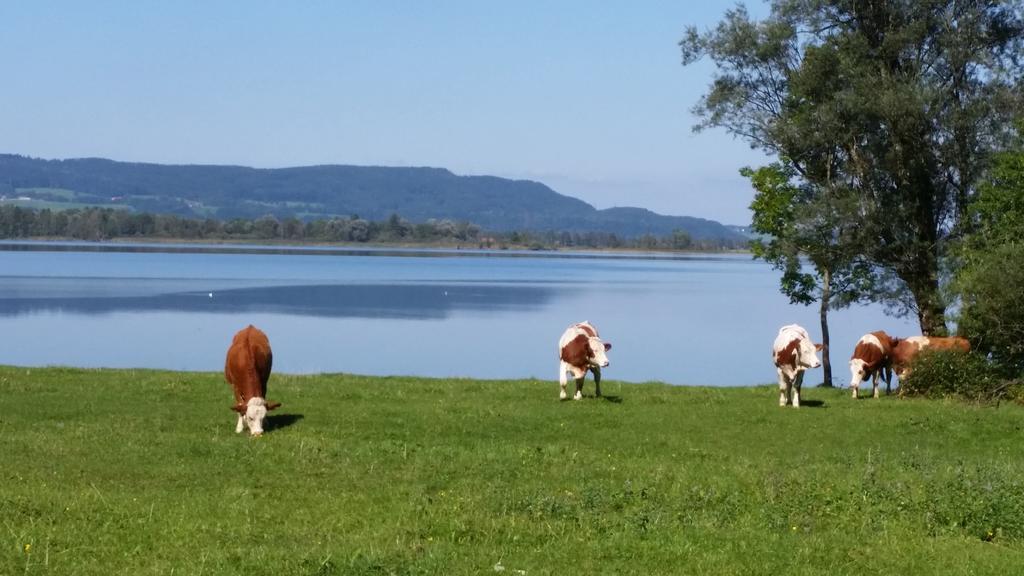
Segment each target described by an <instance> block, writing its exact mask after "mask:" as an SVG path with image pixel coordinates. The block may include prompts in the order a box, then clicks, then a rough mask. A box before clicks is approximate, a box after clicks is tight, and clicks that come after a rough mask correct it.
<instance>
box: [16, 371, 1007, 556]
mask: <svg viewBox="0 0 1024 576" xmlns="http://www.w3.org/2000/svg"><path fill="white" fill-rule="evenodd" d="M605 390H606V392H608V393H612V394H616V396H613V397H610V398H607V399H601V400H599V399H594V398H586V399H584V400H583V401H580V402H572V401H568V402H559V401H558V400H557V384H556V383H555V382H553V381H474V380H432V379H422V378H369V377H358V376H348V375H323V376H303V377H297V376H288V375H274V376H273V377H272V378H271V381H270V391H271V393H270V397H271V398H272V399H274V400H278V401H281V402H283V403H284V406H283V407H282V408H281V409H279V410H278V411H276V412H275V413H272V418H271V419H270V421H269V422H268V428H269V431H268V433H267V434H265V435H264V436H263V437H262V438H258V439H250V438H248V437H247V436H244V435H236V434H235V433H234V424H235V417H234V416H235V415H234V413H233V412H231V411H230V410H229V409H228V407H229V406H230V404H231V402H232V400H231V393H230V390H229V389H228V386H227V384H225V383H224V381H223V377H222V375H220V374H215V373H175V372H159V371H127V370H73V369H62V368H48V369H35V368H33V369H26V368H14V367H0V407H2V409H0V448H2V451H3V457H2V460H0V462H2V463H0V522H2V534H3V536H2V539H0V542H2V546H0V549H2V552H0V574H5V575H17V574H133V575H134V574H160V575H168V574H193V575H194V574H245V575H257V574H267V575H284V574H381V575H383V574H401V575H406V574H499V573H500V574H503V575H506V574H528V575H539V574H773V575H779V574H787V575H790V574H900V575H906V574H928V575H932V574H1021V573H1024V443H1022V442H1021V439H1022V436H1024V432H1022V426H1024V409H1022V408H1021V407H1019V406H1015V405H1008V404H1003V405H1002V406H1000V407H998V408H994V407H977V406H968V405H963V404H960V403H957V402H952V401H950V402H936V401H919V400H898V399H895V398H883V399H882V400H880V401H874V400H870V399H864V400H859V401H854V400H852V399H850V398H849V397H848V394H847V392H846V391H838V390H826V389H805V394H804V401H805V404H807V405H805V406H804V407H802V408H800V409H799V410H795V409H793V408H780V407H778V405H777V399H778V396H777V393H776V392H775V391H774V390H773V389H772V388H769V387H759V388H730V389H716V388H682V387H671V386H666V385H660V384H645V385H631V384H624V385H621V386H620V385H619V384H617V383H615V382H611V383H609V384H608V385H606V386H605ZM586 391H587V392H591V391H592V388H591V387H590V384H589V382H588V387H587V388H586Z"/></svg>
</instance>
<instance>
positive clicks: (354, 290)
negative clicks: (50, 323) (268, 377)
mask: <svg viewBox="0 0 1024 576" xmlns="http://www.w3.org/2000/svg"><path fill="white" fill-rule="evenodd" d="M557 290H558V288H556V287H553V286H550V285H548V286H538V285H522V284H514V285H463V284H451V285H445V284H402V285H394V284H358V285H307V286H258V287H245V288H234V289H226V290H218V291H216V292H195V291H189V292H174V293H167V294H155V295H145V296H129V297H123V296H113V297H110V296H87V297H83V296H67V297H62V296H55V297H45V298H40V297H19V298H3V297H0V316H18V315H22V314H34V313H40V312H63V313H74V314H109V313H113V312H207V313H220V314H234V313H242V312H246V313H253V312H259V313H276V314H289V315H297V316H322V317H332V318H395V319H420V320H437V319H443V318H447V317H448V316H449V315H451V314H452V313H453V312H456V311H470V312H478V313H479V312H507V311H529V310H537V309H540V308H543V307H545V306H546V305H547V304H548V303H549V302H550V301H551V300H552V299H553V298H554V297H555V294H556V291H557Z"/></svg>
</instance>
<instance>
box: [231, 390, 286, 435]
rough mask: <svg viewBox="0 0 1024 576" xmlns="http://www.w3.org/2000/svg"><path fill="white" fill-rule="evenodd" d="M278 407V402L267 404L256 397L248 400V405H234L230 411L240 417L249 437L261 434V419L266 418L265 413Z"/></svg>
mask: <svg viewBox="0 0 1024 576" xmlns="http://www.w3.org/2000/svg"><path fill="white" fill-rule="evenodd" d="M280 405H281V403H280V402H267V401H266V400H264V399H263V398H258V397H257V398H250V399H249V403H248V404H236V405H234V406H232V407H231V409H232V410H234V411H235V412H238V414H239V416H241V418H242V423H243V424H245V427H246V428H248V429H249V435H250V436H259V435H261V434H263V419H264V418H266V417H267V412H268V411H270V410H273V409H274V408H277V407H278V406H280Z"/></svg>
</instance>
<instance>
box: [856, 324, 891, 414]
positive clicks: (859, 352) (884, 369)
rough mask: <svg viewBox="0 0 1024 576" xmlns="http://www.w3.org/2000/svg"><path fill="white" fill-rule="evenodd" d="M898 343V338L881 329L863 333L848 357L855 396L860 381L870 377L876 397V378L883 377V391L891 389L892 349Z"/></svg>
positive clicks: (887, 392) (876, 396)
mask: <svg viewBox="0 0 1024 576" xmlns="http://www.w3.org/2000/svg"><path fill="white" fill-rule="evenodd" d="M897 344H899V339H898V338H893V337H892V336H889V335H888V334H886V333H885V332H883V331H882V330H879V331H877V332H872V333H870V334H865V335H863V336H861V338H860V340H858V341H857V346H856V347H854V349H853V356H851V357H850V388H851V389H853V397H854V398H856V397H857V392H858V391H859V390H860V383H861V382H864V381H866V380H867V379H868V378H869V377H870V378H871V387H872V396H874V397H875V398H878V378H879V376H881V377H882V378H884V379H885V393H886V394H889V393H890V392H891V391H892V351H893V349H894V348H896V346H897Z"/></svg>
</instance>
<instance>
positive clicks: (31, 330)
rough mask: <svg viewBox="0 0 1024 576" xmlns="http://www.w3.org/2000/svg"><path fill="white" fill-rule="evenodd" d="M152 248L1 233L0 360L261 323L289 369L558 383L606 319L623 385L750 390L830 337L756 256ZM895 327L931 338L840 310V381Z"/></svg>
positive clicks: (132, 349)
mask: <svg viewBox="0 0 1024 576" xmlns="http://www.w3.org/2000/svg"><path fill="white" fill-rule="evenodd" d="M26 247H27V248H29V250H26ZM118 249H119V250H125V249H132V248H125V247H120V248H118ZM138 249H141V250H144V251H142V252H122V251H117V252H107V251H100V250H99V249H98V248H97V246H96V245H88V244H84V245H61V246H54V245H40V244H29V245H26V244H14V243H0V327H2V330H0V364H14V365H21V366H45V365H70V366H84V367H125V368H128V367H144V368H165V369H173V370H221V369H222V367H223V362H224V353H225V351H226V350H227V346H228V344H229V342H230V340H231V336H232V335H233V334H234V333H235V332H236V331H237V330H239V329H240V328H242V327H244V326H245V325H246V324H249V323H252V324H255V325H256V326H258V327H260V328H261V329H263V330H264V331H265V332H266V333H267V335H268V336H269V337H270V341H271V344H272V346H273V348H274V370H275V371H276V372H290V373H316V372H349V373H358V374H375V375H388V374H408V375H421V376H466V377H474V378H524V377H537V378H542V379H547V380H552V381H554V380H555V379H556V378H557V372H558V362H557V351H556V344H557V341H558V337H559V336H560V335H561V332H562V330H564V329H565V327H566V326H567V325H568V324H570V323H572V322H576V321H580V320H590V321H591V322H592V323H594V324H595V325H596V326H597V327H598V328H599V329H600V331H601V334H602V336H603V337H604V338H605V340H606V341H610V342H612V343H613V345H614V347H613V349H612V351H611V353H610V355H609V356H610V359H611V366H610V367H609V368H607V369H606V371H605V375H606V378H609V379H620V380H626V381H634V382H640V381H648V380H660V381H664V382H669V383H673V384H696V385H716V386H719V385H748V384H758V383H766V382H774V379H775V373H774V367H773V366H772V364H771V358H770V350H769V349H770V346H771V342H772V340H773V339H774V338H775V334H776V332H777V331H778V328H779V327H780V326H781V325H783V324H788V323H792V322H797V323H800V324H803V325H804V326H805V327H806V328H808V330H809V331H810V332H811V334H812V335H813V336H814V337H815V338H818V337H819V335H820V328H819V326H818V320H817V310H816V308H813V307H811V308H808V307H803V306H793V305H790V304H789V303H788V301H787V299H786V298H785V297H784V296H782V295H781V294H779V291H778V276H777V273H776V272H774V271H772V270H771V269H770V268H769V267H768V266H767V265H765V264H764V263H761V262H755V261H752V260H751V259H750V257H749V256H746V255H729V256H693V257H687V258H672V259H668V258H631V257H621V256H600V255H589V256H587V257H569V258H565V257H551V256H552V255H551V254H540V255H537V254H516V255H514V256H512V257H508V256H502V255H491V256H486V257H482V256H481V255H480V254H479V253H474V254H475V255H473V256H465V255H460V254H459V253H458V252H453V251H439V252H428V253H426V254H425V255H424V254H421V253H415V252H403V251H393V250H385V251H372V250H371V251H363V250H360V251H357V252H356V253H351V252H346V251H344V250H341V251H339V250H319V251H318V250H312V251H308V250H288V251H286V252H287V253H278V252H284V251H278V250H273V249H268V250H265V251H264V250H261V249H258V248H256V249H253V248H246V249H238V250H232V249H228V250H229V253H217V252H216V250H218V249H219V248H213V247H200V248H198V249H197V248H195V247H189V248H186V249H185V250H187V251H186V252H179V253H173V252H172V253H167V252H165V251H164V250H168V249H169V248H168V247H152V246H142V247H140V248H138ZM170 249H172V250H173V249H174V247H170ZM197 250H198V252H196V251H197ZM878 329H885V330H887V331H889V332H890V333H893V334H897V335H910V334H914V333H917V330H916V328H915V326H914V325H913V324H911V323H909V322H906V321H903V320H899V319H894V318H890V317H887V316H885V315H883V313H882V311H881V309H880V308H877V307H856V308H853V309H850V310H844V311H839V312H834V313H833V314H832V316H831V330H832V346H833V364H834V376H835V377H836V378H837V379H838V381H839V382H842V383H845V382H846V380H847V379H848V378H849V376H848V371H847V369H846V360H847V359H848V358H849V355H850V352H851V351H852V349H853V345H854V343H855V342H856V340H857V339H858V338H859V337H860V336H861V335H862V334H864V333H866V332H870V331H872V330H878ZM808 382H815V383H816V382H820V371H816V374H813V375H812V376H811V377H809V379H808ZM555 387H556V385H554V384H552V394H554V393H555V392H554V389H555ZM613 391H614V390H613Z"/></svg>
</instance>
